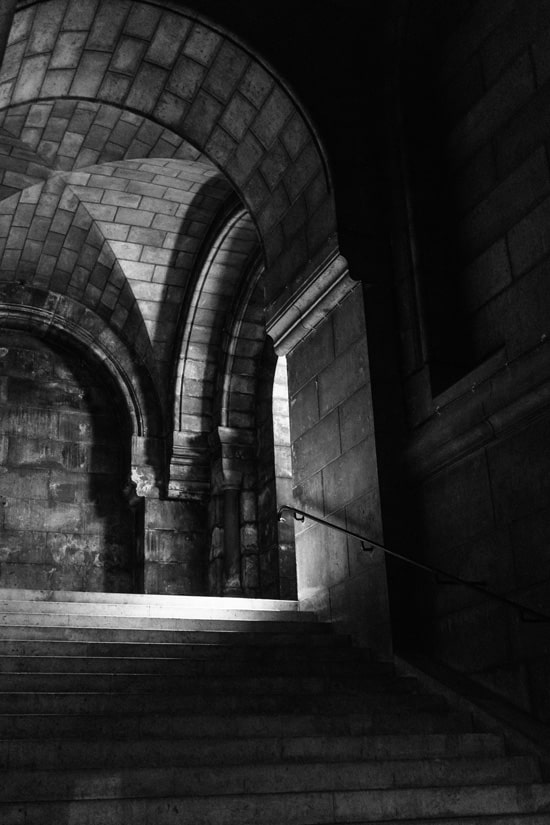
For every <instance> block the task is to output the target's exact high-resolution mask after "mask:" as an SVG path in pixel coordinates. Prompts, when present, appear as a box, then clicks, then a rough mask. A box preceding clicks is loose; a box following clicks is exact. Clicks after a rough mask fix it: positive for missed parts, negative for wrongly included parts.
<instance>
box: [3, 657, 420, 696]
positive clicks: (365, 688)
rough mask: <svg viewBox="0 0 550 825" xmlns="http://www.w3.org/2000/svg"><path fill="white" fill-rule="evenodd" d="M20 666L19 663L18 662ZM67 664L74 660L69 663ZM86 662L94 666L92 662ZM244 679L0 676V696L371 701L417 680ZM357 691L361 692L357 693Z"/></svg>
mask: <svg viewBox="0 0 550 825" xmlns="http://www.w3.org/2000/svg"><path fill="white" fill-rule="evenodd" d="M18 661H19V662H20V660H18ZM67 664H68V665H71V664H73V665H74V662H72V661H69V662H68V663H67ZM87 664H90V665H93V664H94V663H93V661H90V662H88V663H87ZM248 673H249V675H248V676H242V675H232V676H227V675H221V676H219V675H212V674H209V675H207V676H201V675H189V674H184V675H181V674H169V675H162V674H160V673H158V672H157V673H155V674H143V673H131V672H130V673H121V672H113V662H111V672H107V673H93V672H88V673H86V672H84V673H78V672H76V671H74V672H65V673H63V672H61V673H49V672H33V673H28V672H22V673H21V672H19V673H12V672H6V671H3V672H0V697H1V696H2V694H3V693H15V692H20V693H29V692H34V693H35V694H37V695H40V694H51V693H61V694H66V693H71V694H72V693H85V694H92V693H124V694H126V695H147V694H151V693H152V694H155V696H158V695H159V694H160V693H163V694H166V695H169V696H170V695H172V698H173V700H174V699H175V696H176V695H178V696H186V697H187V696H193V695H195V696H205V695H206V694H207V695H208V696H209V697H211V696H213V695H214V696H216V695H221V696H249V695H255V694H261V695H263V696H268V695H271V694H313V695H316V694H319V693H321V692H326V693H330V692H331V691H332V692H338V691H339V690H342V689H344V690H350V691H353V693H355V694H356V695H358V696H359V695H360V696H361V697H368V701H369V702H372V701H374V697H376V696H379V697H380V694H381V697H380V698H381V699H382V700H383V701H385V698H386V697H387V696H395V697H399V698H400V700H401V699H402V697H403V694H411V693H413V692H415V691H417V692H418V693H419V692H420V688H419V686H418V682H417V681H416V680H415V679H413V678H410V677H387V678H383V677H372V678H370V679H359V678H358V677H356V676H354V677H351V678H349V679H344V678H343V677H342V676H341V675H340V676H338V678H336V677H333V678H330V677H328V676H313V675H307V676H300V675H294V674H292V675H280V674H277V675H275V674H273V675H271V674H270V675H265V674H264V673H263V672H262V675H255V674H254V673H251V672H250V671H248ZM359 687H360V688H361V691H360V694H359V692H358V690H359Z"/></svg>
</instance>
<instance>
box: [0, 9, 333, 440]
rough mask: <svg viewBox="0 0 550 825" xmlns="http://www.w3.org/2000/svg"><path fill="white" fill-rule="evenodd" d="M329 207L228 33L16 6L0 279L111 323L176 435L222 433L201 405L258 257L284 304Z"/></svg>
mask: <svg viewBox="0 0 550 825" xmlns="http://www.w3.org/2000/svg"><path fill="white" fill-rule="evenodd" d="M166 5H168V4H164V6H166ZM236 193H237V195H238V198H240V200H241V202H242V203H243V205H244V207H245V209H244V210H241V212H240V217H239V219H238V221H237V223H234V222H233V217H232V216H234V215H235V203H236V202H237V198H236V196H235V195H236ZM331 204H332V201H331V199H330V197H329V194H328V181H327V175H326V167H325V165H324V161H323V158H322V154H321V152H320V150H319V147H318V145H317V141H316V138H315V136H314V134H313V132H312V130H311V128H310V127H309V126H308V125H307V123H306V121H305V120H304V118H303V116H302V115H301V114H300V112H299V110H298V108H297V106H296V105H295V103H294V101H293V99H292V97H291V96H290V95H289V93H288V91H287V90H286V89H285V88H284V87H283V86H282V84H281V83H280V82H279V81H278V80H277V79H276V78H275V77H274V75H272V74H271V73H270V71H269V70H268V69H267V68H266V67H265V66H263V65H262V64H260V62H259V61H258V60H256V59H255V58H254V57H253V56H252V55H251V54H250V53H249V52H248V51H246V50H245V49H243V48H242V47H241V46H239V45H238V44H236V43H235V42H234V41H233V40H231V39H230V38H228V37H227V36H226V35H225V34H223V33H222V32H220V31H218V30H216V29H215V28H213V27H212V26H210V25H209V24H207V23H205V22H202V21H199V20H197V19H196V18H194V17H193V18H191V17H188V16H186V15H185V14H184V13H181V12H177V11H176V10H175V9H173V10H172V9H169V8H165V7H161V5H154V4H149V3H140V2H131V0H46V1H45V2H38V3H20V4H19V10H18V12H17V13H16V15H15V18H14V23H13V26H12V29H11V32H10V37H9V43H8V48H7V51H6V55H5V59H4V62H3V64H2V67H1V70H0V278H1V280H2V281H4V282H5V283H8V284H9V283H10V282H14V283H19V284H23V285H26V286H28V287H29V288H33V289H39V290H43V291H45V292H46V293H50V294H51V293H53V294H55V295H62V296H66V297H67V298H68V299H70V300H71V301H73V302H74V301H76V302H78V303H79V304H81V305H82V306H83V307H85V308H86V309H87V310H89V311H92V312H93V313H95V314H96V315H97V316H99V318H101V319H102V322H103V323H106V324H107V325H108V327H109V328H110V329H111V330H112V331H113V332H114V333H115V336H118V337H119V339H120V340H121V342H124V346H126V347H129V349H130V351H133V352H134V353H135V355H136V357H137V358H138V359H139V362H140V363H141V364H143V365H145V366H146V368H147V370H148V372H149V374H150V375H151V377H152V378H153V380H154V382H155V384H156V386H157V390H158V393H159V396H160V399H161V402H163V406H164V409H165V414H166V418H167V422H168V420H169V419H170V418H171V417H172V414H171V411H170V405H171V404H172V403H173V401H175V402H176V405H179V408H178V412H177V413H176V415H175V418H176V429H177V428H178V427H185V426H189V428H190V429H191V430H192V431H195V430H196V428H197V427H199V428H201V429H202V428H203V427H206V428H207V427H208V421H207V419H206V418H205V413H208V409H205V408H204V405H203V408H202V409H200V410H198V409H197V408H196V406H195V405H194V402H193V401H192V400H191V399H192V398H193V397H197V398H198V397H199V396H202V397H203V398H207V399H212V392H213V386H214V384H213V382H212V370H213V369H214V368H215V364H214V362H215V359H216V357H218V356H217V354H218V355H219V348H220V341H221V335H222V331H223V329H224V324H225V321H224V319H225V317H226V315H227V313H228V312H229V311H231V310H232V308H234V304H235V301H236V300H237V298H238V295H239V294H240V290H241V289H242V284H243V283H244V281H245V280H246V278H247V277H249V270H250V265H251V262H252V261H254V260H257V256H258V249H259V248H260V247H261V249H262V251H263V257H264V262H266V263H267V264H268V265H271V268H272V271H273V278H272V282H273V283H274V284H275V285H276V288H277V289H279V290H281V289H283V288H284V286H285V281H288V280H289V279H292V277H293V273H294V272H296V270H297V269H299V267H300V262H302V265H305V264H307V261H308V259H309V258H311V257H312V256H313V253H314V252H315V250H316V249H317V248H318V247H319V246H320V245H322V244H323V243H324V242H325V240H326V238H327V236H328V235H329V234H330V232H332V233H334V215H333V211H332V206H331ZM224 221H229V224H227V225H228V226H231V229H230V230H228V232H226V233H225V235H224V231H223V224H224ZM220 231H221V236H220ZM222 236H223V237H224V238H225V240H222V241H220V240H219V239H220V237H222ZM216 239H217V240H216ZM243 279H244V280H243ZM190 318H192V321H193V325H194V326H193V328H191V327H190V320H189V319H190ZM102 334H103V333H102ZM244 345H245V346H250V347H251V346H252V342H249V344H246V342H245V344H244ZM178 357H179V359H180V362H181V361H182V359H183V361H185V363H180V364H179V365H177V367H176V368H174V361H176V362H177V360H178ZM176 373H177V376H178V378H177V380H178V382H179V383H178V385H177V388H175V387H174V384H173V382H174V380H175V379H176ZM196 373H198V374H199V378H200V381H199V383H201V382H202V383H201V387H199V386H198V384H197V380H199V379H195V378H193V376H194V375H195V374H196ZM191 387H195V394H194V395H192V394H190V392H189V390H190V388H191ZM205 387H207V391H206V395H205ZM185 399H187V400H185ZM208 403H210V402H208ZM208 403H207V406H208ZM207 417H208V416H207Z"/></svg>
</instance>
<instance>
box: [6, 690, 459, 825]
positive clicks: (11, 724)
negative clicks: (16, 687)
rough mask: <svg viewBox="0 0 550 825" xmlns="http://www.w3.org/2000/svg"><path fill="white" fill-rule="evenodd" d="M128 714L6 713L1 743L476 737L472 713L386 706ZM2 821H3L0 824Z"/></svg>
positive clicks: (179, 709)
mask: <svg viewBox="0 0 550 825" xmlns="http://www.w3.org/2000/svg"><path fill="white" fill-rule="evenodd" d="M125 711H126V712H123V713H117V712H111V713H91V712H89V711H88V712H82V713H69V712H67V711H66V710H65V711H64V712H63V711H61V712H59V713H53V712H49V713H45V712H42V713H40V712H37V713H34V714H30V713H21V712H19V713H17V712H15V711H14V710H12V711H11V712H8V713H3V714H0V739H8V738H11V739H29V738H40V739H51V738H54V739H59V738H77V739H78V738H80V739H88V738H90V737H91V738H99V737H105V738H111V739H116V740H120V739H139V738H155V739H167V738H189V737H199V738H214V737H220V738H228V737H233V738H234V737H250V736H259V737H264V736H268V737H269V736H271V737H273V736H275V737H289V736H290V737H297V736H366V735H369V736H370V735H376V734H378V735H382V734H397V735H404V734H417V735H418V734H421V735H427V734H434V733H436V734H446V735H447V734H463V733H471V732H473V731H472V722H471V718H470V716H469V715H468V714H464V713H461V712H460V713H458V712H448V711H442V712H440V713H436V712H434V711H433V710H430V711H420V710H417V711H415V712H414V713H411V711H410V710H406V711H396V710H394V709H392V708H389V707H385V708H383V709H379V710H378V709H377V710H364V711H363V712H362V713H344V712H328V711H327V712H324V713H322V714H321V713H314V712H308V711H305V712H303V713H298V712H297V711H296V712H290V713H277V714H274V713H265V712H263V713H262V712H260V713H244V712H242V711H237V712H235V713H231V714H225V715H221V714H214V713H198V712H189V711H187V712H186V707H184V706H182V707H178V710H177V712H169V713H161V712H152V713H142V712H137V711H136V710H135V708H134V704H133V703H132V711H133V712H129V709H128V702H126V707H125ZM0 821H1V820H0Z"/></svg>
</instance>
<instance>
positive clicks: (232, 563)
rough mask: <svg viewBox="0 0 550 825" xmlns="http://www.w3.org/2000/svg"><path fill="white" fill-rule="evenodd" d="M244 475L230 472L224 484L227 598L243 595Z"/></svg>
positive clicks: (225, 592) (225, 587)
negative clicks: (242, 523)
mask: <svg viewBox="0 0 550 825" xmlns="http://www.w3.org/2000/svg"><path fill="white" fill-rule="evenodd" d="M241 481H242V474H241V473H239V472H235V471H233V472H228V473H227V474H226V476H225V481H224V483H223V527H224V531H223V532H224V573H225V582H224V588H223V592H224V595H226V596H236V595H242V592H243V591H242V585H241V529H240V494H241Z"/></svg>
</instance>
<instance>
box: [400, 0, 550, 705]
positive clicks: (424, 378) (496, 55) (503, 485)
mask: <svg viewBox="0 0 550 825" xmlns="http://www.w3.org/2000/svg"><path fill="white" fill-rule="evenodd" d="M440 5H442V4H440ZM418 8H419V7H417V9H418ZM423 11H424V12H426V11H429V12H430V14H431V13H432V12H433V11H434V7H433V5H432V4H423ZM416 24H417V26H418V28H417V30H416V34H414V27H413V30H412V32H411V37H412V40H411V43H410V44H409V47H410V46H411V45H412V42H414V40H415V37H423V38H424V42H426V43H431V44H436V45H435V46H432V49H431V51H430V50H426V52H429V55H428V57H426V61H427V63H424V64H422V65H420V63H419V61H418V58H413V57H412V54H413V52H414V48H411V49H410V51H408V58H407V59H408V60H409V63H408V69H409V70H410V72H411V74H410V75H409V77H410V83H408V84H406V85H407V87H408V88H410V87H411V84H414V83H415V82H416V81H419V80H425V81H426V82H429V88H430V103H431V106H432V110H431V116H430V121H429V122H428V124H426V123H425V124H424V127H426V125H428V127H430V126H433V128H434V130H435V136H433V135H432V137H431V138H430V139H431V140H433V141H434V142H435V143H436V144H437V152H434V153H433V154H432V157H433V159H434V163H435V165H436V167H437V169H436V174H437V176H438V182H439V183H438V184H437V185H438V186H440V191H441V193H442V197H443V200H432V202H429V201H430V197H432V198H433V196H434V193H435V192H436V184H435V182H434V181H433V180H432V181H431V182H430V178H428V179H427V188H426V191H425V192H424V195H423V197H417V196H415V191H418V190H419V188H420V186H421V172H422V166H423V165H424V166H425V164H426V162H427V160H428V158H427V157H426V156H424V155H423V154H422V152H419V153H417V154H416V156H415V157H413V156H414V151H415V148H416V147H417V143H418V140H417V139H418V136H419V134H420V131H421V129H422V125H421V124H420V122H419V121H418V120H417V121H416V122H414V117H413V110H412V109H410V108H409V117H410V118H411V119H412V121H413V122H409V126H408V128H407V130H406V132H407V141H408V146H409V150H410V156H411V161H410V163H411V195H412V198H413V201H414V203H415V212H414V218H413V223H414V226H413V227H412V233H413V236H414V239H415V243H417V244H418V249H419V255H418V266H417V270H416V279H417V285H418V287H419V290H420V291H421V292H422V293H423V295H424V300H423V304H422V306H421V314H422V315H423V318H424V321H425V337H424V339H423V345H424V350H423V355H417V357H416V359H415V358H411V357H410V355H409V358H408V360H406V361H405V363H406V370H405V372H406V374H405V383H404V387H405V400H406V404H407V406H408V416H409V436H408V449H407V459H408V473H409V480H410V495H411V498H412V500H413V502H414V508H413V511H414V519H415V524H414V529H415V532H416V534H417V537H418V542H417V549H416V553H417V554H418V556H419V557H420V558H421V559H422V560H423V561H427V562H429V563H432V564H435V565H437V566H438V567H440V568H443V569H445V570H448V571H450V572H452V573H455V574H458V575H461V576H463V577H465V578H469V579H473V580H484V581H487V583H488V585H489V586H490V587H491V588H492V589H493V590H495V591H497V592H498V593H501V594H506V595H508V596H510V597H511V598H514V599H517V600H519V601H520V602H522V603H524V604H526V605H527V606H532V607H537V608H539V609H543V610H545V611H546V612H547V613H550V566H549V565H550V562H549V559H550V556H549V553H548V539H549V537H550V508H549V507H548V492H549V486H550V482H549V473H548V467H549V459H550V447H549V435H550V410H549V406H548V401H549V399H550V387H549V383H548V376H549V375H550V372H549V368H550V355H549V350H548V345H547V343H546V341H547V336H548V332H549V329H550V325H549V318H550V289H549V288H548V268H549V266H550V259H549V252H550V222H549V220H548V216H549V214H550V211H549V210H550V168H549V163H548V148H549V147H548V136H549V131H548V124H549V122H550V119H549V118H550V84H549V83H548V80H549V78H550V63H549V61H548V44H549V43H550V4H548V3H547V2H532V3H522V4H518V3H512V2H481V0H480V1H479V2H473V3H459V4H452V7H451V4H445V7H444V8H440V9H439V11H436V12H435V14H434V17H433V19H432V20H431V22H430V23H428V19H427V17H424V19H423V21H422V22H421V23H420V19H419V18H417V21H416ZM418 42H419V41H418V40H416V46H418ZM414 72H416V78H415V77H414V76H413V74H414ZM418 89H419V91H418V94H419V95H420V94H421V89H422V85H421V84H419V85H418ZM415 136H416V137H415ZM438 211H439V215H438V216H437V217H436V212H438ZM437 226H442V227H443V230H444V232H443V234H442V235H439V236H438V235H437V233H436V234H435V235H434V234H433V233H432V238H434V237H435V238H436V239H435V240H432V241H430V232H429V231H428V230H429V229H430V228H431V229H432V230H433V228H434V227H437ZM437 238H439V241H438V240H437ZM442 238H443V239H444V243H442V242H441V239H442ZM402 274H403V273H402V271H401V276H402ZM404 288H405V286H404V284H402V285H401V286H400V289H401V290H403V289H404ZM409 294H410V293H409ZM410 306H411V304H410V302H409V307H410ZM411 318H412V314H411V315H410V316H409V327H410V329H412V328H413V327H414V323H413V322H412V321H411ZM410 334H411V333H410V331H409V332H405V333H404V338H405V340H407V335H409V336H410ZM446 335H447V341H445V336H446ZM449 338H452V339H453V341H452V345H451V344H449V340H448V339H449ZM408 340H409V342H410V340H411V339H410V337H409V339H408ZM412 350H413V348H412V346H409V353H410V352H412ZM417 352H419V348H417ZM455 356H456V357H455ZM445 362H446V363H445ZM451 362H452V363H451ZM416 586H417V593H416V597H415V598H413V602H414V610H413V611H409V612H408V613H407V615H406V617H405V616H401V617H399V621H398V624H400V625H401V629H402V631H403V633H404V636H406V637H407V641H406V644H407V645H408V646H409V647H410V648H413V647H416V648H423V649H424V651H425V652H428V653H429V654H430V655H432V656H434V657H436V658H437V659H439V660H441V661H444V662H446V663H447V664H450V665H452V666H453V667H456V668H458V669H459V670H462V671H466V672H468V673H470V674H472V675H473V676H475V678H476V679H479V680H480V681H482V682H483V683H485V684H487V685H489V686H491V687H492V688H493V689H495V690H496V691H498V692H499V693H501V694H503V695H505V696H506V697H507V698H509V699H511V700H512V701H513V702H514V703H516V704H517V705H519V706H521V707H522V708H524V709H526V710H528V711H530V712H533V713H534V714H535V715H537V716H539V717H540V718H543V719H549V718H550V701H549V699H548V696H549V695H550V693H549V691H548V687H549V686H550V685H549V681H550V680H549V676H548V674H549V672H550V660H549V657H548V653H549V651H548V645H547V642H546V640H545V639H546V634H547V630H544V627H543V626H537V625H533V624H530V623H525V622H522V621H521V620H520V617H519V614H517V613H516V612H514V611H511V610H509V609H508V608H505V607H502V606H501V605H498V604H495V603H491V602H489V601H487V600H485V599H483V598H481V597H479V596H476V595H475V594H473V595H472V594H471V593H468V592H467V591H464V590H461V589H460V588H454V587H449V586H445V585H443V586H438V587H433V586H432V583H429V582H428V581H427V580H425V579H424V580H423V581H418V582H417V583H416ZM398 613H399V610H398V608H396V609H395V610H394V614H397V615H398ZM414 615H416V616H417V617H421V619H418V621H416V623H415V622H414V621H413V622H412V623H411V616H414ZM405 625H408V628H405Z"/></svg>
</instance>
